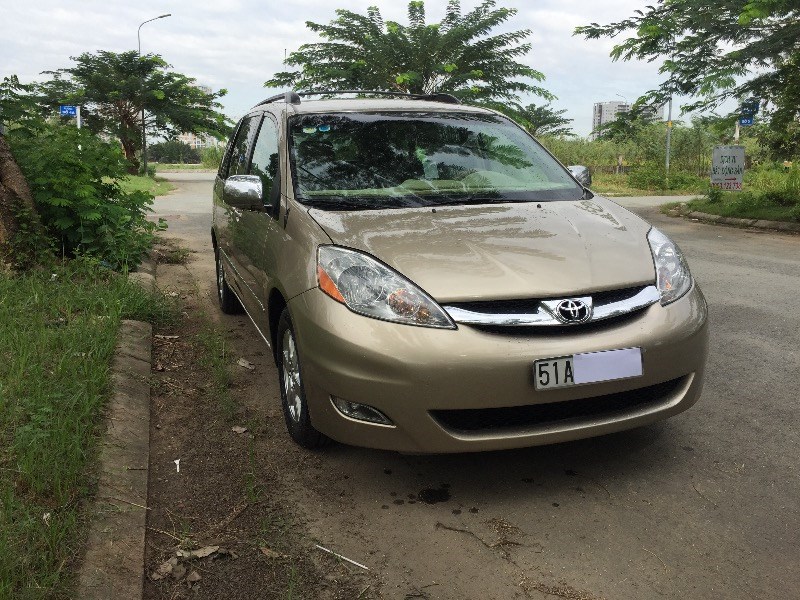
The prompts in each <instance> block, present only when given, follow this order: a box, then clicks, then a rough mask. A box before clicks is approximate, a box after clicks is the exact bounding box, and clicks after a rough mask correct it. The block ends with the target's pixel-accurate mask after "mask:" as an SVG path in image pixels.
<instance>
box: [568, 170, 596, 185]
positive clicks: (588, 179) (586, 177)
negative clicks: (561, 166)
mask: <svg viewBox="0 0 800 600" xmlns="http://www.w3.org/2000/svg"><path fill="white" fill-rule="evenodd" d="M567 168H568V169H569V171H570V173H572V176H573V177H574V178H575V179H577V180H578V183H580V184H581V185H582V186H583V187H589V186H591V185H592V173H591V172H590V171H589V167H584V166H583V165H570V166H569V167H567Z"/></svg>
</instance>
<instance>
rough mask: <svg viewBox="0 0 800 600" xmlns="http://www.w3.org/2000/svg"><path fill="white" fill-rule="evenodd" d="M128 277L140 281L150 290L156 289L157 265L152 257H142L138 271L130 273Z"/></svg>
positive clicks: (139, 282)
mask: <svg viewBox="0 0 800 600" xmlns="http://www.w3.org/2000/svg"><path fill="white" fill-rule="evenodd" d="M128 279H130V280H131V281H133V282H135V283H138V284H139V285H141V286H142V287H143V288H144V289H146V290H147V291H149V292H154V291H155V289H156V265H155V263H154V262H153V261H152V259H151V258H150V257H146V258H144V259H142V262H141V263H140V264H139V268H138V269H136V271H133V272H131V273H128Z"/></svg>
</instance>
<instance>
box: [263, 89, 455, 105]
mask: <svg viewBox="0 0 800 600" xmlns="http://www.w3.org/2000/svg"><path fill="white" fill-rule="evenodd" d="M334 94H371V95H376V96H396V97H399V98H407V99H409V100H427V101H429V102H444V103H447V104H461V101H460V100H459V99H458V98H456V97H455V96H453V95H452V94H445V93H441V92H437V93H433V94H407V93H405V92H388V91H384V90H312V91H308V92H294V91H290V92H285V93H283V94H278V95H276V96H271V97H270V98H267V99H266V100H262V101H261V102H259V103H258V104H256V106H261V105H262V104H269V103H271V102H279V101H283V102H286V103H287V104H300V102H301V97H303V96H329V95H334Z"/></svg>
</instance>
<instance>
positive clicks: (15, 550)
mask: <svg viewBox="0 0 800 600" xmlns="http://www.w3.org/2000/svg"><path fill="white" fill-rule="evenodd" d="M173 314H174V313H173V310H172V309H171V307H170V306H169V305H168V304H167V302H166V301H165V300H164V299H163V298H161V297H159V296H154V295H152V294H149V293H147V292H145V291H144V290H142V289H141V288H139V287H138V286H136V285H134V284H132V283H130V282H129V281H128V280H127V278H125V277H123V276H120V275H118V274H115V273H113V272H111V271H109V270H107V269H102V268H101V267H99V266H97V264H96V263H93V262H90V261H86V260H76V261H72V262H70V263H68V264H66V265H63V266H59V267H58V268H55V269H53V270H48V271H47V272H43V271H38V272H31V273H28V274H25V275H17V276H7V275H0V598H18V599H29V598H30V599H33V598H66V597H68V596H69V593H68V589H69V585H70V576H69V567H70V565H71V562H72V561H73V559H74V558H75V556H76V554H77V552H78V551H79V549H80V540H81V537H82V534H81V513H80V506H81V504H82V502H83V501H85V500H86V499H87V497H88V496H89V495H90V491H91V487H92V482H91V478H90V476H89V473H88V470H89V466H90V465H91V462H92V459H93V457H94V454H95V449H96V448H95V447H96V439H97V434H98V424H99V422H100V417H101V413H102V409H103V406H104V405H105V402H106V399H107V397H108V393H109V391H110V390H109V382H110V374H109V364H110V362H111V358H112V356H113V352H114V346H115V343H116V335H117V330H118V328H119V323H120V320H121V319H125V318H132V319H139V320H146V321H151V322H156V323H164V322H167V321H169V320H170V319H171V318H172V317H173Z"/></svg>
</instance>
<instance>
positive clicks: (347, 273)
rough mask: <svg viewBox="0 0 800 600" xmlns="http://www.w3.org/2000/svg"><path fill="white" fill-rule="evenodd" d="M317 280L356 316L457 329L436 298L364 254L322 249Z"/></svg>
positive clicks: (325, 247)
mask: <svg viewBox="0 0 800 600" xmlns="http://www.w3.org/2000/svg"><path fill="white" fill-rule="evenodd" d="M317 280H318V283H319V288H320V289H321V290H322V291H323V292H325V293H326V294H328V296H330V297H331V298H333V299H334V300H336V301H338V302H341V303H342V304H344V305H345V306H346V307H347V308H349V309H350V310H352V311H353V312H354V313H358V314H360V315H365V316H367V317H373V318H375V319H382V320H384V321H394V322H396V323H406V324H408V325H419V326H422V327H439V328H442V329H455V328H456V326H455V323H453V321H452V319H450V316H449V315H448V314H447V313H446V312H445V311H444V310H443V309H442V308H441V307H440V306H439V305H438V304H436V302H435V301H434V300H433V298H431V297H430V296H428V294H426V293H425V292H423V291H422V290H421V289H419V288H418V287H417V286H416V285H414V284H413V283H411V282H410V281H409V280H408V279H406V278H405V277H403V276H402V275H400V274H399V273H396V272H395V271H393V270H391V269H390V268H389V267H387V266H385V265H383V264H381V263H379V262H378V261H377V260H375V259H374V258H372V257H371V256H369V255H367V254H363V253H362V252H357V251H355V250H348V249H347V248H339V247H338V246H320V247H319V251H318V253H317Z"/></svg>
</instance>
